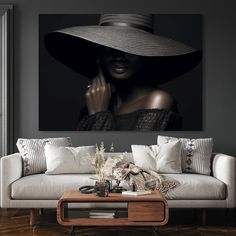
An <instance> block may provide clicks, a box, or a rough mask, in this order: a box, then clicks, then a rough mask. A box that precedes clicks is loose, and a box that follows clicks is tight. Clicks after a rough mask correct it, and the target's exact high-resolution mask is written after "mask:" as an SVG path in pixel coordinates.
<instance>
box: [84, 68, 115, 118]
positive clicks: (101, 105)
mask: <svg viewBox="0 0 236 236" xmlns="http://www.w3.org/2000/svg"><path fill="white" fill-rule="evenodd" d="M110 100H111V87H110V84H109V83H106V81H105V78H104V75H103V72H102V69H101V68H99V70H98V75H97V76H96V77H95V78H94V79H93V81H92V84H91V86H90V87H89V89H88V90H87V92H86V105H87V108H88V112H89V115H93V114H95V113H97V112H102V111H107V110H108V107H109V103H110Z"/></svg>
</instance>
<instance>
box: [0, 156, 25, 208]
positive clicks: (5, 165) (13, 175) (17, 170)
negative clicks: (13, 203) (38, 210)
mask: <svg viewBox="0 0 236 236" xmlns="http://www.w3.org/2000/svg"><path fill="white" fill-rule="evenodd" d="M0 160H1V171H0V174H1V177H0V180H1V207H3V208H8V207H10V198H11V184H12V183H13V182H14V181H16V180H17V179H19V178H21V176H22V158H21V155H20V153H14V154H12V155H9V156H5V157H2V158H1V159H0Z"/></svg>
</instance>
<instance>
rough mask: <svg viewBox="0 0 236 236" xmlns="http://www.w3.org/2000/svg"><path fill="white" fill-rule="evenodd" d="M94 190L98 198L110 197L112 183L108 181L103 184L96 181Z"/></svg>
mask: <svg viewBox="0 0 236 236" xmlns="http://www.w3.org/2000/svg"><path fill="white" fill-rule="evenodd" d="M94 190H95V194H96V195H97V196H98V197H108V193H109V191H110V182H109V181H108V180H106V181H103V182H98V181H96V183H95V186H94Z"/></svg>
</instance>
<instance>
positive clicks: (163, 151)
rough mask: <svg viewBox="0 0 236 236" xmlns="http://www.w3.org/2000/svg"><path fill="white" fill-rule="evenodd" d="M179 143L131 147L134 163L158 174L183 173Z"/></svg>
mask: <svg viewBox="0 0 236 236" xmlns="http://www.w3.org/2000/svg"><path fill="white" fill-rule="evenodd" d="M180 147H181V144H180V142H179V141H173V142H170V143H164V144H162V145H159V146H158V145H151V146H147V145H131V148H132V153H133V157H134V163H135V165H136V166H139V167H141V168H143V169H147V170H149V169H151V170H154V171H157V172H158V173H182V169H181V156H180Z"/></svg>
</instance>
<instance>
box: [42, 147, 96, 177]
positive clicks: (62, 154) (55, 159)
mask: <svg viewBox="0 0 236 236" xmlns="http://www.w3.org/2000/svg"><path fill="white" fill-rule="evenodd" d="M44 150H45V157H46V163H47V171H46V174H51V175H53V174H54V175H55V174H65V173H67V174H76V173H87V174H89V173H95V168H94V167H93V166H92V165H91V159H90V157H91V156H94V155H95V146H81V147H62V146H55V145H53V144H48V143H47V144H46V145H45V147H44Z"/></svg>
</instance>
